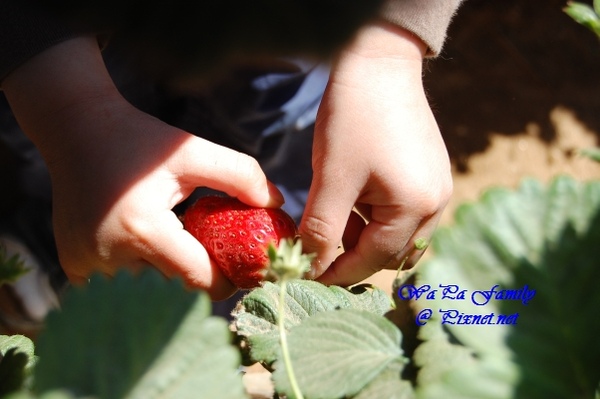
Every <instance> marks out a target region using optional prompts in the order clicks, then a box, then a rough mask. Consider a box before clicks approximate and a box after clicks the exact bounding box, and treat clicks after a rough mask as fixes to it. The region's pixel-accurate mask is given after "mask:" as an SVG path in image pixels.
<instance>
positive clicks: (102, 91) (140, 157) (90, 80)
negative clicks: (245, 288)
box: [3, 38, 283, 299]
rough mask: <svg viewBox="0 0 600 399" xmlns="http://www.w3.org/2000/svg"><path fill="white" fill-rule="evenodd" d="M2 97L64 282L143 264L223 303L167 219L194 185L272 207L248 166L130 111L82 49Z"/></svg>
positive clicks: (40, 59)
mask: <svg viewBox="0 0 600 399" xmlns="http://www.w3.org/2000/svg"><path fill="white" fill-rule="evenodd" d="M3 88H4V90H5V92H6V95H7V97H8V99H9V102H10V104H11V107H12V108H13V111H14V113H15V115H16V117H17V119H18V121H19V123H20V125H21V127H22V128H23V130H24V131H25V133H26V134H27V135H28V136H29V137H30V138H31V139H32V140H33V142H34V143H35V144H36V146H37V147H38V148H39V149H40V151H41V153H42V155H43V156H44V159H45V161H46V163H47V165H48V169H49V171H50V174H51V177H52V189H53V207H54V210H53V212H54V213H53V219H54V230H55V237H56V241H57V247H58V251H59V258H60V262H61V265H62V267H63V269H64V270H65V272H66V274H67V276H68V277H69V279H70V280H71V281H72V282H75V283H77V282H84V281H85V280H86V278H87V277H89V275H90V274H91V273H92V272H93V271H101V272H103V273H106V274H108V275H112V274H114V273H115V272H116V270H117V268H118V267H120V266H127V267H131V268H134V269H135V268H138V267H141V266H142V265H143V264H152V265H155V266H156V267H157V268H158V269H160V270H161V271H162V272H163V273H164V274H166V275H179V276H181V277H183V278H184V279H185V281H186V282H187V283H188V285H189V286H191V287H196V288H204V289H206V290H207V291H208V292H209V293H210V294H211V295H212V297H213V299H218V298H224V297H227V296H228V295H230V294H231V293H233V292H234V287H233V286H232V285H231V283H230V282H229V281H228V280H227V279H226V278H225V277H224V276H223V275H222V274H221V273H220V272H219V270H218V269H217V268H216V267H215V265H214V264H213V263H212V262H211V260H210V259H209V257H208V255H207V253H206V251H205V250H204V248H203V247H202V246H201V245H200V243H198V241H196V239H194V238H193V237H192V236H191V235H190V234H189V233H188V232H187V231H185V230H184V229H183V226H182V223H181V222H180V221H179V220H178V218H177V216H176V215H175V214H174V213H173V212H172V211H171V209H172V208H173V207H174V206H175V205H176V204H177V203H179V202H181V201H182V200H184V199H185V198H186V197H187V196H189V195H190V193H191V192H192V191H193V190H194V188H196V187H200V186H206V187H210V188H213V189H216V190H220V191H224V192H227V193H228V194H230V195H232V196H237V197H239V198H240V200H242V201H244V202H246V203H248V204H250V205H255V206H279V205H281V204H282V202H283V199H282V197H281V194H279V192H278V191H277V189H275V188H274V186H272V185H270V184H269V183H268V182H267V179H266V177H265V175H264V173H263V172H262V170H261V169H260V167H259V165H258V163H257V162H256V160H254V159H252V158H250V157H249V156H247V155H244V154H241V153H238V152H236V151H233V150H230V149H227V148H225V147H222V146H218V145H216V144H213V143H211V142H208V141H206V140H203V139H200V138H197V137H195V136H192V135H191V134H188V133H186V132H184V131H181V130H179V129H176V128H174V127H172V126H169V125H167V124H165V123H163V122H161V121H159V120H157V119H155V118H153V117H151V116H149V115H147V114H145V113H142V112H140V111H139V110H137V109H135V108H133V107H132V106H131V105H130V104H128V103H127V102H126V101H125V100H124V99H123V98H122V97H121V96H120V95H119V93H118V92H117V91H116V89H115V88H114V85H113V84H112V81H111V80H110V77H109V76H108V74H107V72H106V70H105V68H104V64H103V61H102V58H101V57H100V54H99V50H98V46H97V44H96V42H95V40H94V39H86V38H79V39H74V40H70V41H67V42H65V43H62V44H59V45H57V46H55V47H53V48H51V49H49V50H46V51H45V52H43V53H41V54H39V55H38V56H36V57H34V58H33V59H32V60H30V61H28V62H27V63H26V64H24V65H23V66H22V67H20V68H19V69H17V70H15V71H14V72H13V73H11V75H9V76H8V77H7V78H6V79H5V81H4V82H3Z"/></svg>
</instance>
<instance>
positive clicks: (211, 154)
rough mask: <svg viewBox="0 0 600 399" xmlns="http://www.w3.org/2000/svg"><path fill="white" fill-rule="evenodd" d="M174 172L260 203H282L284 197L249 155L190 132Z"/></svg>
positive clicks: (190, 181)
mask: <svg viewBox="0 0 600 399" xmlns="http://www.w3.org/2000/svg"><path fill="white" fill-rule="evenodd" d="M172 162H173V165H174V166H173V168H175V169H176V171H175V174H176V175H179V176H181V177H182V180H184V181H185V183H187V184H188V186H192V187H198V186H206V187H210V188H212V189H215V190H218V191H222V192H225V193H227V194H229V195H231V196H233V197H237V198H239V199H240V201H242V202H244V203H246V204H248V205H252V206H258V207H280V206H281V205H283V202H284V199H283V195H282V194H281V192H280V191H279V190H278V189H277V187H276V186H275V185H273V184H272V183H270V182H268V180H267V177H266V176H265V174H264V172H263V170H262V169H261V167H260V165H259V163H258V161H257V160H256V159H254V158H252V157H251V156H249V155H246V154H244V153H241V152H238V151H234V150H232V149H229V148H227V147H224V146H221V145H217V144H214V143H211V142H209V141H207V140H204V139H201V138H199V137H195V136H190V138H189V139H187V140H186V143H185V144H184V146H183V147H182V149H181V150H180V151H178V154H177V156H176V157H174V158H173V160H172Z"/></svg>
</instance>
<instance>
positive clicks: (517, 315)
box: [0, 177, 600, 399]
mask: <svg viewBox="0 0 600 399" xmlns="http://www.w3.org/2000/svg"><path fill="white" fill-rule="evenodd" d="M598 242H600V182H598V181H594V182H587V183H578V182H575V181H574V180H572V179H571V178H568V177H560V178H557V179H555V180H554V181H553V182H552V183H551V184H549V185H542V184H541V183H539V182H537V181H535V180H526V181H524V182H523V184H522V185H521V186H520V187H519V188H518V189H517V190H514V191H513V190H507V189H493V190H490V191H489V192H487V193H486V194H485V195H484V196H483V197H482V198H481V199H480V200H479V201H478V202H476V203H473V204H465V205H463V206H462V207H461V208H460V209H459V210H458V211H457V213H456V223H455V225H453V226H448V227H444V228H440V229H439V230H438V231H437V232H436V235H435V237H434V240H433V241H432V248H433V250H434V251H435V255H434V256H433V257H431V258H430V259H429V260H427V261H424V262H423V263H422V264H421V265H419V267H417V271H416V272H415V271H409V272H401V273H400V275H399V278H398V279H396V281H395V282H394V287H395V289H394V294H393V296H392V298H390V297H389V295H388V294H387V293H386V292H385V291H383V290H381V289H379V288H377V287H371V286H366V285H358V286H355V287H351V288H349V289H347V288H343V287H337V286H329V287H328V286H324V285H322V284H320V283H318V282H314V281H306V280H299V279H297V277H298V276H300V275H302V274H303V273H304V271H305V267H306V265H307V264H309V263H310V256H307V255H303V254H302V253H301V250H300V247H299V245H296V246H291V245H289V244H290V243H289V242H288V241H287V240H283V242H282V245H281V246H280V247H279V249H278V250H275V249H273V248H272V249H271V250H270V251H269V253H268V255H269V258H270V260H271V263H272V265H273V266H274V269H275V270H274V274H275V275H277V276H278V278H279V279H278V281H276V282H265V283H263V284H262V286H261V287H258V288H255V289H252V290H250V291H248V293H247V295H246V296H245V297H244V298H243V299H242V300H241V301H240V303H239V304H238V306H237V308H236V309H235V310H234V312H233V322H232V324H231V326H230V328H228V325H227V322H226V321H225V320H224V319H222V318H219V317H215V316H212V315H211V314H210V301H209V299H208V297H207V296H206V295H205V294H204V293H202V292H190V291H186V290H185V289H184V288H183V285H182V284H181V283H180V282H179V281H178V280H166V279H165V278H164V277H162V276H161V275H159V274H158V273H156V272H153V271H151V270H148V271H147V272H144V273H142V274H141V275H139V276H136V277H134V276H132V275H130V274H128V273H127V272H121V273H119V274H118V275H117V276H116V277H115V278H114V279H112V280H107V279H105V278H102V277H99V276H96V277H94V278H93V279H92V280H91V282H90V284H89V285H88V286H86V287H84V288H76V289H72V290H71V291H69V292H68V293H67V295H66V296H65V298H64V300H63V303H62V309H61V310H60V311H56V312H53V313H52V314H50V315H49V317H48V318H47V321H46V328H45V331H44V332H43V334H42V335H41V336H40V338H39V339H38V340H37V341H36V342H35V350H34V348H33V343H32V342H31V341H30V340H28V339H27V338H25V337H20V336H15V337H1V338H0V354H2V359H1V360H0V386H1V387H2V388H3V390H2V395H4V396H2V397H6V398H11V399H15V398H17V399H19V398H57V399H62V398H83V397H97V398H136V397H140V398H142V397H143V398H175V397H176V398H187V397H189V398H198V397H206V398H213V397H214V398H233V399H235V398H248V397H249V396H248V394H247V393H246V392H245V390H244V384H243V379H242V376H243V371H242V370H243V368H242V366H243V365H247V364H252V363H254V362H260V363H262V364H263V365H264V366H265V367H266V368H267V370H269V371H271V372H272V382H273V389H274V391H275V395H276V397H279V398H284V397H285V398H307V399H308V398H327V399H336V398H358V399H365V398H478V399H480V398H499V399H500V398H533V399H535V398H553V397H556V398H565V397H569V398H574V397H577V398H595V397H596V398H597V397H598V395H599V392H598V388H599V383H600V371H598V368H597V365H598V364H600V345H598V343H597V336H598V333H600V319H599V318H598V317H596V315H597V313H598V311H597V309H598V307H600V291H598V290H597V289H596V288H595V287H596V284H597V281H599V280H600V268H598V258H599V257H600V249H599V248H598V245H597V244H598ZM416 245H422V243H416ZM0 396H1V395H0Z"/></svg>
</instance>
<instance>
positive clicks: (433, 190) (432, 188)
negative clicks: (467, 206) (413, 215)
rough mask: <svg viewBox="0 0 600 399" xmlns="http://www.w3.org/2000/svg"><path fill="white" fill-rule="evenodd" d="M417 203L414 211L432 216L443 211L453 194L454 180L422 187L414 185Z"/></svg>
mask: <svg viewBox="0 0 600 399" xmlns="http://www.w3.org/2000/svg"><path fill="white" fill-rule="evenodd" d="M413 190H414V197H413V198H415V203H414V204H412V206H411V208H412V209H413V211H416V212H417V213H419V214H421V215H423V216H431V215H434V214H436V213H438V212H440V211H442V210H443V209H444V208H445V207H446V205H447V204H448V201H449V200H450V197H451V196H452V191H453V188H452V182H448V183H438V184H432V185H427V186H421V187H413Z"/></svg>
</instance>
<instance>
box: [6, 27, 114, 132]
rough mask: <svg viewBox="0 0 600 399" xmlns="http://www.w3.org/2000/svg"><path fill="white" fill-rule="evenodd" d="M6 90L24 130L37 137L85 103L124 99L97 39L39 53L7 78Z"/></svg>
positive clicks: (70, 42) (76, 40)
mask: <svg viewBox="0 0 600 399" xmlns="http://www.w3.org/2000/svg"><path fill="white" fill-rule="evenodd" d="M3 89H4V92H5V94H6V97H7V99H8V101H9V103H10V105H11V108H12V110H13V112H14V114H15V116H16V118H17V120H18V121H19V124H20V125H21V128H22V129H23V130H24V131H25V133H26V134H28V135H30V134H32V135H34V136H35V134H36V133H44V134H45V132H47V131H48V130H51V129H52V127H53V126H55V125H60V123H61V120H63V119H64V118H67V117H68V116H66V115H68V114H75V113H77V112H80V110H79V111H78V109H80V108H81V107H82V106H84V105H85V104H89V103H91V102H94V101H99V100H100V99H101V98H103V99H105V100H106V99H107V98H109V99H110V98H114V99H118V98H119V97H120V95H119V93H118V91H117V89H116V88H115V86H114V84H113V82H112V79H111V78H110V75H109V74H108V71H107V70H106V68H105V66H104V61H103V59H102V55H101V54H100V49H99V48H98V44H97V41H96V39H95V38H93V37H78V38H74V39H70V40H67V41H65V42H62V43H59V44H57V45H55V46H53V47H51V48H49V49H46V50H45V51H43V52H41V53H40V54H37V55H36V56H34V57H32V58H31V59H30V60H28V61H27V62H25V63H24V64H23V65H21V66H20V67H18V68H17V69H15V70H14V71H12V72H11V73H10V74H9V75H8V76H7V77H6V78H5V79H4V81H3Z"/></svg>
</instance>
